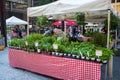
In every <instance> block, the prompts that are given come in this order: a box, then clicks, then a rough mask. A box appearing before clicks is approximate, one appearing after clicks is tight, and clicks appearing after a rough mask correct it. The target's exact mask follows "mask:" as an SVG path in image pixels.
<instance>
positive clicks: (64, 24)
mask: <svg viewBox="0 0 120 80" xmlns="http://www.w3.org/2000/svg"><path fill="white" fill-rule="evenodd" d="M64 32H65V37H66V22H65V21H64Z"/></svg>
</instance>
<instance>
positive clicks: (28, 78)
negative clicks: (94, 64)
mask: <svg viewBox="0 0 120 80" xmlns="http://www.w3.org/2000/svg"><path fill="white" fill-rule="evenodd" d="M113 61H114V62H113V77H112V78H107V80H120V69H119V67H120V57H114V60H113ZM101 72H102V74H101V80H105V75H104V74H105V65H102V69H101ZM0 80H56V79H53V78H50V77H47V76H43V75H40V74H36V73H32V72H29V71H26V70H23V69H16V68H12V67H11V66H10V65H9V60H8V48H6V49H5V50H4V51H0Z"/></svg>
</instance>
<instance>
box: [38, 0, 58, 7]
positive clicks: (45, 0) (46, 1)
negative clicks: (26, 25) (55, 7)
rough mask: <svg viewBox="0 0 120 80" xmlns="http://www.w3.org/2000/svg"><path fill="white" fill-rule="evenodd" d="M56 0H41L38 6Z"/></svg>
mask: <svg viewBox="0 0 120 80" xmlns="http://www.w3.org/2000/svg"><path fill="white" fill-rule="evenodd" d="M54 1H57V0H40V2H39V3H38V4H37V6H41V5H45V4H48V3H51V2H54Z"/></svg>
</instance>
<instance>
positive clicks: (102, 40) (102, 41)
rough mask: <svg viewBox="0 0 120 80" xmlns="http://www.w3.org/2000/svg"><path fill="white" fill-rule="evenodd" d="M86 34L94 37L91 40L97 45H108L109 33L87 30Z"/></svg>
mask: <svg viewBox="0 0 120 80" xmlns="http://www.w3.org/2000/svg"><path fill="white" fill-rule="evenodd" d="M85 36H88V37H92V40H90V42H91V43H93V44H95V45H96V46H101V47H106V45H107V35H106V34H104V35H103V33H99V32H97V31H96V32H87V33H86V34H85Z"/></svg>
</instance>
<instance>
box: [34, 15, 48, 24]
mask: <svg viewBox="0 0 120 80" xmlns="http://www.w3.org/2000/svg"><path fill="white" fill-rule="evenodd" d="M49 24H50V23H49V21H48V18H47V17H46V16H44V15H42V16H40V17H39V18H38V19H37V21H36V25H38V26H48V25H49Z"/></svg>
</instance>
